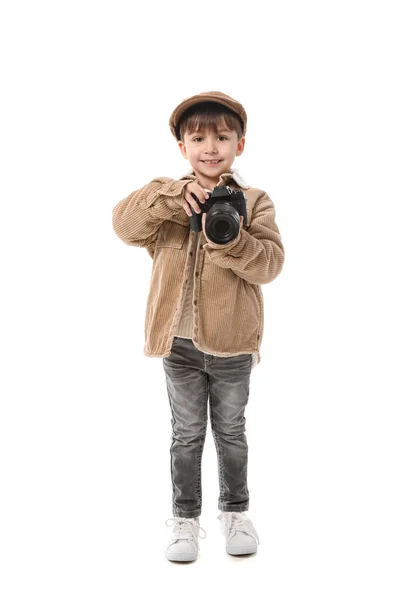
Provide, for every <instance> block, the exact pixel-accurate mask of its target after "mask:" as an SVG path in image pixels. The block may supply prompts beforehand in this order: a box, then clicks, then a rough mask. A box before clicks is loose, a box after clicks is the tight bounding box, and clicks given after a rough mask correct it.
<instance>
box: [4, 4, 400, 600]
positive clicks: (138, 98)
mask: <svg viewBox="0 0 400 600" xmlns="http://www.w3.org/2000/svg"><path fill="white" fill-rule="evenodd" d="M257 4H258V3H256V2H252V1H246V2H243V3H232V2H229V3H218V2H216V1H214V2H209V1H208V0H204V1H203V2H200V3H196V4H195V3H189V2H187V1H186V2H177V1H172V2H165V3H163V4H161V2H160V3H159V4H157V3H152V2H133V1H131V2H115V1H113V2H98V3H94V2H87V1H83V0H80V1H79V2H71V1H70V2H68V3H67V2H43V1H38V2H32V3H28V2H18V1H14V2H12V3H11V2H5V3H3V4H2V9H1V14H0V22H1V25H0V28H1V30H0V44H1V83H2V92H1V134H0V137H1V172H2V176H1V220H0V227H1V231H0V242H1V249H0V250H1V289H2V292H1V305H2V306H1V352H2V357H1V373H2V375H1V388H2V389H1V422H0V427H1V432H0V433H1V437H0V444H1V448H0V450H1V473H0V482H1V487H2V491H1V496H0V503H1V510H0V518H1V531H0V545H1V563H2V569H1V570H2V575H1V581H0V588H1V589H0V591H1V597H2V598H3V599H4V600H12V599H16V598H18V599H24V600H25V599H28V598H29V599H30V598H41V599H42V600H44V599H52V600H53V599H55V598H56V599H57V600H61V599H68V600H69V599H72V598H74V599H75V600H77V599H84V600H88V599H91V598H93V599H96V600H103V599H112V600H114V599H118V600H125V599H128V598H139V597H140V598H156V597H157V598H158V597H159V598H168V599H169V598H171V599H172V598H174V599H175V598H180V597H188V598H194V599H198V598H204V597H205V596H206V595H207V596H209V597H213V598H214V597H215V598H218V597H219V598H221V597H233V596H237V597H242V598H244V597H246V598H260V597H265V598H271V599H272V600H280V599H285V600H286V599H288V600H289V599H290V600H293V599H297V598H307V600H311V599H316V600H320V599H321V598H322V599H324V600H328V599H335V600H336V599H337V598H341V599H349V600H350V599H351V600H353V599H355V598H363V599H366V598H368V599H375V598H376V599H378V598H379V599H380V598H385V600H391V599H393V600H394V599H396V600H398V598H399V594H400V584H399V577H398V575H399V558H400V556H399V554H400V551H399V537H400V522H399V511H398V507H399V506H400V492H399V460H398V458H399V455H400V448H399V399H400V398H399V385H398V379H399V355H398V348H399V334H400V331H399V329H400V328H399V317H398V311H399V305H400V302H399V300H400V298H399V292H398V273H399V267H398V261H399V257H400V253H399V244H398V231H399V218H398V216H399V212H398V204H399V183H398V181H399V158H400V157H399V134H400V127H399V108H398V107H399V106H400V97H399V85H398V75H399V62H398V56H399V52H400V48H399V35H398V31H399V21H398V19H397V18H396V17H395V5H396V3H395V2H385V1H380V2H363V3H362V2H355V1H349V0H347V1H346V2H343V1H342V2H337V1H336V2H311V1H304V2H286V1H282V0H280V1H279V2H278V1H275V2H266V3H264V4H258V5H257ZM261 10H262V12H261ZM209 90H220V91H223V92H225V93H227V94H229V95H231V96H233V97H234V98H236V99H238V100H239V101H240V102H241V103H242V104H243V105H244V106H245V108H246V110H247V112H248V135H247V145H246V149H245V152H244V154H243V156H241V157H240V158H239V159H237V161H236V162H235V164H234V166H235V167H236V168H238V169H239V171H240V173H241V174H242V176H243V177H244V178H245V180H246V181H247V182H248V183H249V184H250V185H252V186H254V187H260V188H261V189H264V190H265V191H266V192H267V193H268V194H269V196H270V197H271V198H272V200H273V201H274V203H275V207H276V220H277V224H278V226H279V228H280V231H281V234H282V239H283V242H284V245H285V250H286V263H285V266H284V269H283V271H282V273H281V275H280V276H279V277H278V278H277V279H276V280H275V281H274V282H272V283H271V284H268V285H267V286H263V294H264V302H265V330H264V340H263V344H262V347H261V354H262V361H261V363H260V364H259V365H258V366H257V367H256V369H255V370H254V371H253V373H252V379H251V390H250V400H249V405H248V409H247V439H248V444H249V479H248V484H249V490H250V496H251V497H250V509H249V512H248V516H249V517H250V518H251V519H252V520H253V523H254V525H255V527H256V529H257V531H258V533H259V537H260V542H261V543H260V546H259V551H258V554H257V555H255V556H253V557H251V558H247V559H235V558H231V557H229V556H228V555H227V554H226V553H225V549H224V540H223V537H222V535H221V534H220V531H219V521H218V520H217V518H216V516H217V514H219V511H218V510H217V497H218V478H217V462H216V453H215V446H214V442H213V438H212V435H211V430H210V428H209V430H208V435H207V438H206V445H205V450H204V455H203V477H202V481H203V512H202V516H201V525H202V526H203V527H204V529H205V530H206V533H207V537H206V539H204V540H200V554H199V558H198V560H197V561H196V562H194V563H191V564H188V565H181V564H174V563H170V562H168V561H167V560H166V559H165V557H164V546H165V544H166V543H167V541H168V539H169V536H170V534H171V533H172V528H167V527H166V526H165V520H166V519H167V518H169V517H171V516H172V512H171V496H172V490H171V482H170V462H169V461H170V456H169V447H170V435H171V423H170V418H171V416H170V412H169V411H170V409H169V405H168V397H167V391H166V385H165V375H164V371H163V367H162V359H161V358H149V357H146V356H144V353H143V347H144V314H145V306H146V300H147V293H148V285H149V280H150V275H151V266H152V263H151V258H150V256H149V255H148V254H147V252H146V251H145V250H143V249H140V248H136V247H129V246H127V245H124V244H123V243H122V242H121V241H120V240H119V239H118V238H117V236H116V235H115V233H114V231H113V229H112V223H111V211H112V208H113V207H114V206H115V205H116V204H117V202H119V201H120V200H121V199H122V198H124V197H125V196H127V195H128V194H129V193H130V192H131V191H133V190H135V189H138V188H140V187H142V186H143V185H145V184H146V183H147V182H148V181H150V180H151V179H152V178H153V177H156V176H160V175H163V176H169V177H173V178H178V177H180V176H182V175H183V174H184V173H186V172H187V170H188V163H187V162H186V161H185V160H184V159H183V158H182V156H181V154H180V153H179V151H178V148H177V145H176V142H175V140H174V138H173V137H172V135H171V133H170V131H169V128H168V119H169V115H170V113H171V112H172V110H173V109H174V107H175V106H176V105H177V104H178V103H179V102H180V101H181V100H183V98H186V97H188V96H190V95H192V94H195V93H198V92H201V91H209ZM256 588H257V589H258V591H256Z"/></svg>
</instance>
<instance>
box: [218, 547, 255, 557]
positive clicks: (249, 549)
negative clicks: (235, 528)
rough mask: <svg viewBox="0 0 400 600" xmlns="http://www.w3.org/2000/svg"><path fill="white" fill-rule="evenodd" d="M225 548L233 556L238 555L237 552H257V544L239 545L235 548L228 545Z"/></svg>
mask: <svg viewBox="0 0 400 600" xmlns="http://www.w3.org/2000/svg"><path fill="white" fill-rule="evenodd" d="M225 549H226V551H227V553H228V554H232V555H233V556H236V555H237V554H255V553H256V552H257V546H242V547H240V546H238V547H235V548H230V547H228V546H226V548H225Z"/></svg>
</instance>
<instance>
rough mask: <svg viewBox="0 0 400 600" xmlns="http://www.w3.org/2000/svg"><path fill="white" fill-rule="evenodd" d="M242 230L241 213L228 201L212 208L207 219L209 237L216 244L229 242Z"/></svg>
mask: <svg viewBox="0 0 400 600" xmlns="http://www.w3.org/2000/svg"><path fill="white" fill-rule="evenodd" d="M239 231H240V217H239V213H238V211H237V210H236V208H234V207H233V206H232V205H231V204H229V203H228V202H221V203H218V204H215V205H214V206H213V207H211V208H210V210H209V211H208V214H207V220H206V234H207V237H208V238H209V239H210V240H211V241H212V242H214V243H215V244H229V242H231V241H232V240H234V239H235V237H237V235H238V234H239Z"/></svg>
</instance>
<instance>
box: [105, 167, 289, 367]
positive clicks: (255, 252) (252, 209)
mask: <svg viewBox="0 0 400 600" xmlns="http://www.w3.org/2000/svg"><path fill="white" fill-rule="evenodd" d="M195 179H196V178H195V176H194V175H192V174H188V175H185V176H184V177H183V178H182V179H180V180H178V181H174V180H172V179H169V178H167V177H159V178H156V179H153V180H152V181H151V182H150V183H148V184H147V185H145V186H144V187H143V188H141V189H139V190H137V191H134V192H132V193H131V194H130V195H129V196H127V197H126V198H125V199H123V200H121V201H120V202H119V203H118V204H117V205H116V206H115V207H114V209H113V227H114V230H115V232H116V234H117V235H118V237H119V238H120V239H121V240H122V241H124V242H125V243H126V244H128V245H133V246H139V247H142V248H146V250H147V251H148V253H149V254H150V256H151V257H152V258H153V270H152V275H151V280H150V291H149V295H148V300H147V307H146V316H145V327H144V334H145V345H144V354H145V355H146V356H157V357H165V356H169V355H170V353H171V346H172V342H173V338H174V336H175V335H178V333H177V332H178V327H179V328H180V331H183V332H186V331H187V330H188V328H187V321H186V326H185V324H184V323H185V320H183V321H181V316H182V314H186V315H187V306H188V304H187V301H186V303H185V297H186V299H187V298H189V299H190V300H191V306H192V317H193V322H192V334H193V337H192V339H193V343H194V345H195V346H196V347H197V348H198V349H199V350H201V351H202V352H206V353H208V354H213V355H215V356H236V355H238V354H247V353H249V354H253V356H254V357H255V361H254V363H253V366H255V364H258V363H259V362H260V361H261V355H260V345H261V342H262V338H263V327H264V307H263V296H262V291H261V285H262V284H265V283H269V282H271V281H272V280H273V279H275V277H277V275H278V274H279V273H280V272H281V270H282V267H283V263H284V248H283V245H282V241H281V236H280V233H279V229H278V227H277V225H276V223H275V207H274V204H273V202H272V200H271V199H270V198H269V196H268V195H267V194H266V193H265V192H264V191H262V190H260V189H257V188H251V187H250V188H246V189H245V190H244V194H245V196H246V208H247V220H248V224H247V226H246V227H245V228H241V230H240V232H239V235H238V236H237V237H236V239H235V240H232V242H230V243H229V244H225V245H224V246H221V245H220V244H214V243H211V242H206V239H205V237H204V234H203V232H200V233H196V232H193V231H190V224H189V216H188V215H187V214H186V212H185V210H184V208H183V189H184V187H185V185H187V183H188V182H189V181H193V180H195ZM218 185H229V186H230V187H231V188H232V189H239V186H238V185H237V184H236V182H235V181H234V180H233V179H232V173H230V172H229V173H224V174H223V175H221V177H220V180H219V182H218ZM185 306H186V312H185V310H184V309H185ZM182 323H183V325H182ZM181 327H182V329H181ZM181 335H182V334H181ZM183 337H186V336H185V335H183Z"/></svg>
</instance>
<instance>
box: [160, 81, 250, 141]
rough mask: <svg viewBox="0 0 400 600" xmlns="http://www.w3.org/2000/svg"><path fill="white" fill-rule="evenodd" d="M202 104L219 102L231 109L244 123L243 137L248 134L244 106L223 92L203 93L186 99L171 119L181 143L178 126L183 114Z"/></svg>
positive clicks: (173, 131) (175, 133) (171, 127)
mask: <svg viewBox="0 0 400 600" xmlns="http://www.w3.org/2000/svg"><path fill="white" fill-rule="evenodd" d="M200 102H217V103H218V104H222V105H223V106H226V107H227V108H230V109H231V110H232V111H233V112H234V113H236V114H237V116H238V117H239V119H240V120H241V122H242V127H243V135H245V134H246V126H247V115H246V111H245V110H244V108H243V106H242V105H241V104H240V103H239V102H237V101H236V100H234V99H233V98H231V97H230V96H227V95H226V94H223V93H222V92H201V93H200V94H196V96H191V97H190V98H186V99H185V100H183V101H182V102H181V103H180V104H178V106H177V107H176V108H175V110H174V111H173V113H172V115H171V116H170V119H169V127H170V129H171V133H172V135H173V136H174V137H175V138H176V139H177V140H178V141H179V137H178V136H179V131H178V125H179V121H180V118H181V117H182V115H183V113H184V112H185V111H186V110H187V109H188V108H190V107H191V106H193V105H194V104H199V103H200Z"/></svg>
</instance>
